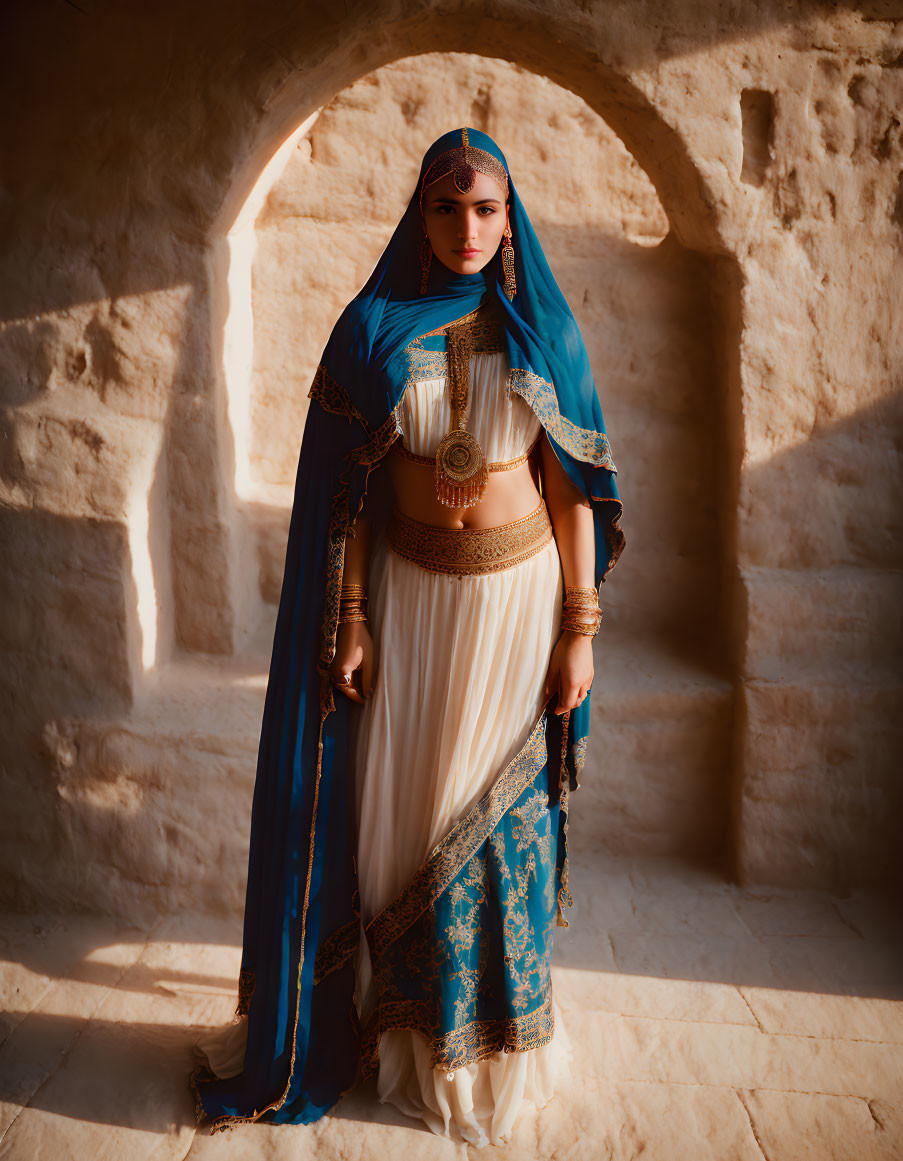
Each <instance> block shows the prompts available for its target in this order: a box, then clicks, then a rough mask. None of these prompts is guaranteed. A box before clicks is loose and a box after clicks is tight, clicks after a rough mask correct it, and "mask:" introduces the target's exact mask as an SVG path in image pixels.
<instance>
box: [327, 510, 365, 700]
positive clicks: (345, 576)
mask: <svg viewBox="0 0 903 1161" xmlns="http://www.w3.org/2000/svg"><path fill="white" fill-rule="evenodd" d="M369 563H370V524H369V521H368V518H367V513H366V507H365V508H364V509H363V510H362V511H361V512H359V513H358V516H357V519H356V520H355V522H354V524H353V525H349V528H348V532H347V533H346V535H345V563H344V566H343V569H342V584H346V585H350V584H355V585H362V586H363V587H364V590H365V591H366V588H367V579H368V573H369ZM330 669H331V671H332V675H333V677H334V678H335V679H336V680H337V681H338V682H340V683H341V682H342V679H343V678H344V677H345V675H346V674H351V684H350V685H342V684H338V685H337V686H336V688H337V689H339V690H341V691H342V693H344V694H345V695H346V697H349V698H351V700H352V701H357V702H363V700H364V698H368V697H369V696H370V691H371V688H372V681H373V638H372V637H371V635H370V630H369V628H368V626H367V622H366V621H349V622H347V623H346V624H343V625H339V626H338V628H337V630H336V648H335V657H333V659H332V665H331V667H330ZM356 670H360V674H359V677H358V676H355V671H356Z"/></svg>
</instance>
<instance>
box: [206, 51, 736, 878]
mask: <svg viewBox="0 0 903 1161" xmlns="http://www.w3.org/2000/svg"><path fill="white" fill-rule="evenodd" d="M418 69H421V70H425V72H422V73H421V74H420V81H421V83H420V84H418V83H417V78H418ZM578 73H579V70H578ZM424 76H425V77H426V78H427V79H426V81H424ZM429 78H432V79H433V80H434V82H435V86H436V88H435V91H433V90H431V88H430V84H429ZM584 79H585V78H584ZM493 82H496V84H495V85H494V83H493ZM506 89H508V90H510V92H509V93H508V100H507V107H506V100H505V99H504V98H500V99H497V100H496V99H494V98H493V94H494V93H496V92H498V93H499V94H501V93H502V92H504V91H505V90H506ZM440 94H441V97H440ZM467 94H472V97H471V98H470V99H469V102H468V100H466V99H463V98H464V97H465V96H466V95H467ZM593 94H595V95H596V96H598V94H597V93H596V91H595V88H593ZM456 101H457V104H456ZM598 103H601V102H598V101H597V104H598ZM515 106H516V107H517V109H518V111H519V112H520V113H521V114H524V113H525V110H529V111H528V113H527V114H526V118H525V119H526V121H527V122H528V123H529V117H530V115H531V114H532V115H533V116H534V120H539V118H540V117H541V116H542V115H546V116H548V117H550V120H548V121H546V123H542V122H541V121H540V123H539V124H538V125H537V126H536V128H535V129H530V130H528V131H526V132H525V131H524V118H522V119H521V121H520V124H519V126H518V121H517V119H516V118H515V117H514V116H512V109H513V108H514V107H515ZM452 109H455V110H456V112H455V113H454V114H453V113H452V112H451V110H452ZM437 110H438V120H437V119H436V118H437ZM646 113H647V114H648V110H646ZM449 117H451V120H449ZM431 118H432V120H431ZM456 118H457V119H456ZM556 118H558V121H557V122H556ZM459 120H460V121H461V123H470V124H474V125H476V126H477V127H480V128H485V129H487V130H488V131H489V132H493V133H494V134H497V136H498V138H499V140H500V141H501V142H502V144H503V147H504V148H505V149H506V151H507V153H508V156H509V162H510V163H511V165H512V172H514V173H515V179H516V180H517V182H518V188H519V189H520V191H521V196H522V197H524V198H525V200H526V203H527V205H528V209H529V211H530V213H531V216H532V217H533V220H534V224H535V225H536V227H537V229H538V232H539V234H540V237H541V238H542V239H543V242H544V244H545V246H546V249H547V253H548V254H549V257H550V261H551V262H552V265H553V269H554V270H555V272H556V276H557V277H558V278H559V281H560V283H561V284H562V287H563V289H564V290H565V293H566V295H567V296H568V298H569V301H571V303H572V305H573V307H574V309H575V313H576V314H577V317H578V321H579V322H580V323H581V327H582V328H583V331H584V335H585V337H586V338H587V343H588V347H589V350H590V357H591V360H592V362H593V366H594V368H596V381H597V385H598V389H599V394H600V398H601V399H602V403H603V408H604V410H605V413H606V416H607V419H608V422H609V426H610V429H611V431H612V433H613V443H614V448H615V457H616V460H617V459H619V458H620V460H621V462H622V463H623V464H624V468H625V470H624V473H623V486H622V493H623V495H624V499H625V507H626V511H627V516H626V520H625V524H626V525H627V527H628V537H629V540H630V550H629V552H628V553H626V554H625V557H624V560H623V561H622V563H621V565H620V566H619V569H618V570H617V572H616V573H615V574H613V579H612V584H611V585H610V587H609V588H608V589H607V590H606V592H605V596H606V598H607V600H606V605H607V617H608V620H607V624H606V631H605V632H604V633H603V635H602V637H601V638H600V641H599V649H598V657H597V668H598V671H599V674H600V676H599V678H598V679H597V687H596V705H597V709H596V717H595V724H594V731H595V733H596V738H595V739H594V742H595V747H596V753H597V754H600V755H601V754H602V753H605V754H606V755H607V760H606V762H605V764H604V767H603V764H602V763H601V761H600V763H599V768H598V772H597V774H596V775H595V776H594V777H590V778H587V790H586V791H585V792H584V799H583V805H582V808H581V811H580V812H578V815H577V817H576V819H575V824H574V831H575V834H574V838H575V842H576V845H577V846H580V845H585V846H602V847H604V848H605V849H608V850H613V851H617V852H621V853H623V852H631V851H656V852H675V851H677V852H681V853H683V854H690V853H693V854H694V855H703V856H705V857H708V858H713V857H718V856H719V855H723V854H725V853H727V847H728V833H729V809H730V776H731V771H730V746H731V728H732V714H733V695H732V658H731V649H730V642H731V641H732V639H733V634H734V626H733V622H732V604H731V602H730V601H729V600H728V599H726V592H725V590H726V587H727V582H728V581H729V578H730V575H731V573H732V570H733V567H734V561H733V559H732V557H731V555H730V545H731V543H732V540H733V538H732V536H731V533H730V529H731V523H732V518H733V512H732V507H731V505H732V498H733V496H734V495H735V493H736V487H735V484H733V482H732V481H731V473H732V471H733V464H732V463H731V462H730V460H729V456H728V454H727V453H726V451H725V449H730V448H732V447H734V446H736V443H737V435H736V432H733V431H730V430H728V426H729V416H730V415H731V414H732V409H731V408H729V406H728V405H727V401H726V398H725V396H726V393H727V389H728V388H727V385H726V382H725V379H726V369H727V367H729V365H730V363H731V360H730V359H728V358H726V357H725V353H726V352H729V351H730V348H731V342H732V341H733V342H734V343H735V342H736V336H737V334H738V332H736V331H735V332H734V333H733V335H732V336H730V337H729V336H727V335H726V334H725V333H724V324H725V322H726V321H727V320H729V319H731V318H737V317H738V314H739V310H738V307H737V304H736V296H737V288H738V286H739V278H737V277H736V270H735V269H734V268H733V263H732V260H730V259H727V258H725V257H723V256H722V255H719V254H718V253H717V249H718V247H717V240H716V239H715V238H714V237H713V236H712V232H711V223H710V222H708V221H706V222H703V223H698V222H695V221H693V220H692V218H691V216H690V214H689V213H688V208H687V206H686V204H685V203H684V201H683V200H682V191H683V190H685V189H687V188H689V186H690V183H689V182H688V180H687V179H686V176H685V175H683V180H682V182H678V183H673V182H672V181H671V180H670V178H669V175H668V174H667V173H662V172H657V171H656V169H653V172H652V173H647V172H646V171H645V170H644V169H643V168H642V167H641V166H640V164H639V163H638V161H637V160H636V159H635V158H634V157H633V156H632V154H631V153H630V152H629V150H628V145H629V144H631V143H629V142H625V141H624V139H623V138H622V137H621V136H619V135H618V134H617V133H616V132H615V131H614V129H613V128H612V127H611V126H610V125H609V124H608V123H607V122H606V120H605V119H604V117H603V116H602V115H601V114H600V113H599V111H598V110H597V109H593V108H591V107H590V103H589V101H588V100H587V99H586V94H585V93H582V92H580V93H578V91H577V90H576V89H575V88H574V87H573V86H571V91H567V89H563V88H561V87H559V86H558V85H557V84H555V83H553V82H551V81H550V80H548V79H547V78H545V77H542V76H540V75H538V74H535V73H530V72H528V71H527V70H526V69H524V68H521V67H520V66H518V65H512V64H509V63H506V62H504V61H501V60H499V59H489V58H480V57H473V56H470V55H461V56H457V55H456V54H452V55H451V56H449V55H443V56H439V55H436V56H434V57H430V56H425V57H424V56H414V57H408V58H405V59H403V60H399V61H397V62H395V63H392V64H389V65H387V66H384V67H383V68H382V69H380V70H379V71H377V72H373V73H368V74H365V75H364V76H363V77H362V78H359V79H357V80H355V81H353V82H352V83H351V84H350V85H347V86H345V87H343V88H342V89H341V90H340V92H339V94H338V96H337V97H336V98H335V99H333V100H332V101H330V102H329V104H328V105H327V106H326V107H325V108H324V109H322V110H321V111H319V112H318V111H316V110H315V111H314V112H313V113H311V114H310V115H308V116H307V118H306V120H305V121H304V122H302V123H301V125H300V126H299V125H295V126H293V127H292V129H291V131H290V132H289V133H288V134H287V136H286V137H285V138H284V139H283V140H282V141H281V142H279V143H278V145H277V147H276V148H275V149H273V151H272V154H271V156H270V157H269V158H267V160H266V164H263V165H262V164H261V160H260V158H261V156H262V154H263V150H260V151H259V152H255V159H254V160H253V161H248V163H247V166H246V170H247V172H245V173H242V174H239V175H238V176H237V177H236V179H235V182H234V188H233V192H232V195H231V196H230V197H229V199H227V201H226V203H225V204H224V207H223V210H222V213H221V215H220V218H219V226H218V228H217V230H216V239H215V242H214V246H215V254H217V255H218V257H217V260H216V263H215V271H216V281H215V284H214V288H215V292H216V298H215V300H214V302H215V306H214V310H213V311H212V314H211V317H212V319H213V320H214V327H216V328H222V336H223V337H222V339H221V337H220V333H219V332H217V334H216V336H215V343H214V345H215V346H217V347H221V349H222V350H223V352H224V362H223V375H222V379H221V389H222V390H223V391H224V392H225V396H226V399H227V406H226V413H227V414H228V415H229V417H230V421H231V448H230V456H231V464H230V471H232V472H234V480H235V513H234V514H233V517H232V519H231V521H230V528H231V530H232V532H231V535H232V537H233V543H232V547H231V550H230V552H229V556H230V559H232V560H233V561H235V562H236V566H237V569H240V570H241V571H240V576H238V583H236V584H235V585H233V586H232V592H233V595H234V597H235V598H236V604H235V605H234V606H233V609H232V610H231V612H232V619H233V622H234V624H236V625H237V626H238V627H239V628H240V630H241V635H242V636H243V637H244V638H245V639H247V640H254V639H255V626H256V627H257V628H258V629H259V630H260V631H259V632H257V634H256V640H257V648H258V649H260V648H261V647H262V646H265V644H266V642H267V641H268V640H269V639H270V638H268V636H267V634H268V632H269V631H270V630H271V625H272V614H273V602H275V601H276V600H277V599H278V595H279V584H280V581H281V567H282V562H283V558H284V547H285V537H286V535H287V528H288V516H289V513H290V504H291V498H292V484H293V480H294V470H295V464H296V459H297V450H298V445H299V443H300V438H301V432H302V428H303V422H304V417H305V415H306V408H307V389H308V386H309V383H310V380H311V377H312V374H313V370H314V368H315V366H316V361H317V359H318V357H319V354H320V351H321V350H322V347H323V344H324V343H325V340H326V338H327V336H328V333H329V329H330V327H331V325H332V321H333V320H334V318H335V316H336V315H337V313H338V311H339V310H340V309H341V306H342V305H343V304H344V302H345V301H347V299H348V298H349V297H351V295H352V294H353V293H354V292H355V291H356V290H357V288H358V287H359V286H360V285H361V284H362V282H363V281H364V279H365V278H366V275H367V274H368V273H369V270H370V269H371V268H372V264H373V262H374V261H375V259H376V257H377V256H378V254H379V252H380V250H381V249H382V246H383V245H384V243H385V241H386V239H387V238H388V235H389V233H390V232H391V228H392V227H393V226H394V223H395V221H397V218H398V215H399V213H400V212H401V209H402V208H403V206H404V203H405V201H406V198H407V196H408V191H409V189H410V187H411V184H412V182H413V180H414V179H415V177H416V172H417V167H418V165H419V157H420V153H421V151H422V148H423V147H424V146H425V144H427V143H428V142H429V140H431V139H432V137H433V136H435V135H436V134H437V133H438V132H441V131H443V130H444V128H447V127H448V125H450V124H452V123H458V121H459ZM575 122H576V123H577V128H576V129H575ZM640 124H642V118H638V119H637V122H636V123H635V124H634V125H633V135H634V136H635V137H637V139H643V134H641V133H640V132H639V129H638V126H639V125H640ZM433 126H435V128H433ZM282 128H284V125H283V126H282ZM654 137H655V133H654V132H652V131H650V130H649V128H648V127H647V129H646V134H645V139H646V140H648V139H650V138H654ZM408 139H409V141H410V144H408ZM552 140H554V141H555V142H556V144H557V147H558V148H559V149H560V151H561V152H560V154H559V155H554V152H553V150H552V149H550V142H551V141H552ZM359 141H361V142H363V141H365V142H366V148H367V153H366V164H361V162H360V161H359V158H358V155H357V154H356V152H355V145H356V143H357V142H359ZM537 157H541V158H542V165H543V166H544V167H549V168H551V169H552V170H553V171H554V174H555V179H554V180H552V181H549V180H548V179H547V178H546V177H545V176H544V175H543V174H542V173H541V172H537V173H531V172H530V167H529V164H525V162H528V161H529V160H530V159H531V158H537ZM606 162H608V163H609V164H608V166H607V170H606V172H605V181H606V182H607V183H608V185H609V187H610V188H609V189H608V191H607V193H608V196H607V197H605V196H603V197H601V198H599V197H598V196H597V197H596V199H595V200H593V199H592V198H589V199H587V197H586V194H587V191H588V189H589V188H590V187H591V185H592V182H587V180H586V174H585V173H584V172H581V166H582V167H584V168H590V169H592V168H593V167H595V170H596V172H599V173H601V172H603V169H602V167H603V165H604V164H605V163H606ZM612 171H614V174H613V173H612ZM255 174H256V178H255ZM650 179H651V180H650ZM327 182H328V190H327ZM631 183H632V185H631ZM242 191H243V192H244V193H245V195H246V198H245V201H244V202H243V203H240V202H239V200H238V198H239V193H240V192H242ZM663 191H664V192H666V193H667V194H668V195H669V196H668V198H667V201H668V202H670V203H671V205H670V206H668V207H667V208H666V206H665V205H663V201H664V200H665V199H663V197H662V196H661V195H662V193H663ZM696 208H697V209H699V210H701V208H702V207H701V203H700V205H699V206H697V207H696ZM631 211H632V212H633V215H634V216H633V219H632V220H631V216H630V215H631ZM619 214H620V217H619V216H618V215H619ZM671 215H673V216H671ZM298 221H300V222H301V223H302V224H301V226H300V228H299V227H298V226H297V223H298ZM675 223H680V225H681V228H682V231H683V235H684V238H683V240H682V239H681V238H680V237H678V236H677V235H678V231H677V229H676V225H675ZM255 231H256V237H254V238H253V239H252V237H251V233H252V232H255ZM703 245H704V246H705V249H703V250H700V249H698V248H694V247H700V246H703ZM305 248H306V249H307V250H308V251H309V256H308V257H307V258H305V257H303V256H302V251H303V250H304V249H305ZM252 269H253V282H252V277H251V273H252ZM724 287H728V288H730V296H732V298H731V302H728V301H726V300H725V297H724ZM730 296H729V297H730ZM252 298H253V306H252ZM287 303H288V305H286V304H287ZM255 334H256V342H255V344H254V356H253V358H252V357H251V356H250V355H249V351H248V345H249V343H250V342H251V341H252V340H253V339H254V336H255ZM231 337H235V338H236V339H237V340H238V341H237V344H235V345H233V344H232V343H231ZM733 361H736V355H734V357H733ZM733 410H734V411H736V409H733ZM619 448H620V449H621V453H620V457H619V455H618V449H619ZM254 572H256V579H255V577H254V576H252V573H254ZM242 602H244V603H242ZM591 744H592V743H591Z"/></svg>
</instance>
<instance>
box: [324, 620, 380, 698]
mask: <svg viewBox="0 0 903 1161" xmlns="http://www.w3.org/2000/svg"><path fill="white" fill-rule="evenodd" d="M329 669H330V672H331V673H332V680H333V684H334V685H335V688H336V689H339V690H341V691H342V693H344V694H345V696H346V697H350V698H351V700H352V701H356V702H360V704H361V705H363V704H364V698H369V697H370V694H371V692H372V688H373V685H372V681H373V638H372V637H371V636H370V630H369V629H368V628H367V622H366V621H346V622H345V623H344V624H342V625H339V627H338V629H337V630H336V639H335V657H333V659H332V665H330V667H329ZM349 673H350V674H351V681H350V683H348V684H343V681H344V678H345V676H346V674H349ZM355 674H357V677H355ZM362 694H363V696H361V695H362Z"/></svg>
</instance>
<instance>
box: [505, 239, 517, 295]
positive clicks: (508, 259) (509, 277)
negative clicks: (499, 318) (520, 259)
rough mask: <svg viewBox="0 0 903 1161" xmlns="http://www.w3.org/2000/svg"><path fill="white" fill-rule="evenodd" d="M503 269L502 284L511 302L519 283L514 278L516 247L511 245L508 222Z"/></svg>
mask: <svg viewBox="0 0 903 1161" xmlns="http://www.w3.org/2000/svg"><path fill="white" fill-rule="evenodd" d="M502 270H503V271H504V280H503V282H502V285H503V287H504V289H505V294H507V295H508V301H509V302H510V301H511V299H512V298H514V295H515V294H516V292H517V283H516V282H515V280H514V247H513V246H512V245H511V227H510V226H509V225H507V224H506V226H505V233H504V234H503V235H502Z"/></svg>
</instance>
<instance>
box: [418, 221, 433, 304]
mask: <svg viewBox="0 0 903 1161" xmlns="http://www.w3.org/2000/svg"><path fill="white" fill-rule="evenodd" d="M432 257H433V247H432V246H431V245H430V238H429V234H427V232H426V230H425V229H424V231H423V241H422V242H421V243H420V293H421V294H426V287H427V283H428V282H429V277H430V260H431V259H432Z"/></svg>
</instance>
